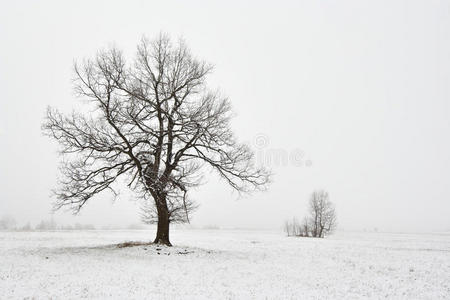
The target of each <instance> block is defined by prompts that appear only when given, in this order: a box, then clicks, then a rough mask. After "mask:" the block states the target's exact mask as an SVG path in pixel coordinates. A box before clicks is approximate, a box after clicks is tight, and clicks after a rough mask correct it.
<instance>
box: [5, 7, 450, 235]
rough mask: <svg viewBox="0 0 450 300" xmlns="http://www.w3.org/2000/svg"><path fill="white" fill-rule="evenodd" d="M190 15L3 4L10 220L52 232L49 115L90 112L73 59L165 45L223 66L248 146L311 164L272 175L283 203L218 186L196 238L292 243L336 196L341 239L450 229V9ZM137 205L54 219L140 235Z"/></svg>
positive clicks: (104, 206) (224, 85) (216, 80)
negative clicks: (288, 230)
mask: <svg viewBox="0 0 450 300" xmlns="http://www.w3.org/2000/svg"><path fill="white" fill-rule="evenodd" d="M187 2H188V1H172V2H171V1H157V2H156V1H154V2H152V1H126V2H112V1H95V2H94V1H72V2H71V3H69V2H66V1H64V3H63V1H28V2H27V1H3V2H1V3H0V91H1V95H0V215H2V214H10V215H13V216H15V217H16V219H18V221H19V222H21V223H24V222H26V221H31V222H32V223H36V222H38V221H40V220H41V219H45V218H48V217H49V214H48V213H49V211H50V208H51V201H52V200H51V199H50V198H49V195H50V190H51V188H52V187H54V186H55V183H56V182H55V180H56V174H57V165H58V160H59V158H58V157H57V155H56V149H57V146H56V144H55V143H54V142H52V141H51V140H49V139H48V138H46V137H44V136H42V134H41V129H40V126H41V123H42V120H43V116H44V112H45V109H46V107H47V105H52V106H55V107H58V108H61V109H63V110H69V109H71V108H72V107H76V106H78V105H79V104H77V103H78V102H79V100H77V99H76V98H75V97H74V95H73V92H72V86H71V78H72V69H71V68H72V63H73V61H74V59H82V58H84V57H89V56H93V55H94V54H95V52H96V51H97V50H99V49H100V48H102V47H106V46H108V45H109V44H111V43H114V44H115V45H117V46H118V47H120V48H122V49H124V50H125V52H126V53H127V55H129V56H131V55H133V52H134V50H135V47H136V44H137V42H138V41H139V39H140V37H141V36H142V35H143V34H145V35H147V36H148V37H154V36H156V35H157V34H158V33H159V32H160V31H165V32H167V33H169V34H171V35H172V37H174V38H177V37H179V36H184V38H185V39H186V41H187V42H188V44H189V45H190V47H191V48H192V50H193V52H194V54H196V55H197V56H199V57H201V58H203V59H205V60H207V61H209V62H211V63H214V64H215V66H216V69H215V73H214V75H213V76H212V77H211V80H210V83H211V86H212V87H219V88H220V89H221V90H222V91H223V92H224V93H225V94H227V95H228V96H229V97H230V99H231V101H232V103H233V105H234V109H235V111H236V114H237V117H236V118H235V120H234V121H235V122H234V127H235V130H236V133H237V135H238V136H239V137H240V138H241V140H242V141H247V142H249V143H252V142H253V141H254V140H255V138H256V139H258V138H260V137H261V136H263V137H265V138H266V142H267V144H266V146H265V148H262V149H260V150H258V151H259V154H260V155H262V156H264V155H267V154H268V153H269V154H270V153H274V152H277V153H287V154H292V153H294V154H295V153H298V152H296V151H298V150H301V151H302V152H303V153H304V155H303V157H301V158H302V160H304V161H306V160H310V161H311V162H312V165H311V166H309V167H306V166H304V165H303V166H296V165H295V164H293V163H290V164H288V165H276V164H275V165H274V164H272V168H273V172H274V173H275V177H274V182H273V184H272V185H271V187H270V190H269V191H268V192H267V193H259V194H254V195H252V196H250V197H247V198H244V199H236V195H233V194H231V193H230V189H229V188H228V187H227V186H226V185H225V183H223V182H219V181H218V180H217V179H216V178H215V177H211V179H210V180H209V182H208V183H207V184H205V185H204V186H202V187H200V188H199V189H198V190H196V191H195V192H194V193H193V194H192V195H193V196H194V198H196V199H197V200H198V201H199V203H200V204H201V207H200V210H199V211H198V212H197V213H196V214H195V215H194V216H193V221H194V222H193V223H194V224H196V225H199V226H203V225H217V226H227V227H264V228H278V227H280V226H281V224H282V223H283V221H284V220H285V219H286V218H290V217H292V216H293V215H297V216H299V217H300V216H301V215H303V214H304V213H305V207H306V202H307V200H308V196H309V194H310V193H311V192H312V191H313V190H314V189H317V188H325V189H327V190H328V191H329V192H330V195H331V200H332V201H334V202H335V203H336V205H337V211H338V220H339V224H340V228H341V229H365V228H367V229H372V228H374V227H377V228H379V229H380V230H395V231H415V230H421V231H428V230H450V217H449V216H450V184H449V179H450V176H449V175H450V140H449V133H450V99H449V96H450V92H449V91H450V88H449V86H450V2H449V1H429V0H426V1H425V0H423V1H412V0H405V1H397V0H396V1H392V0H389V1H361V0H355V1H344V0H339V1H338V0H335V1H319V0H315V1H312V0H308V1H277V2H276V4H275V2H274V1H270V2H264V1H254V2H247V3H242V2H243V1H220V2H219V1H189V3H187ZM125 3H126V5H124V4H125ZM280 151H281V152H280ZM208 177H210V176H209V175H208ZM129 199H130V196H129V195H128V193H127V192H126V190H124V192H123V197H122V199H119V200H118V201H117V202H115V203H114V204H112V203H111V201H110V199H109V198H108V195H103V196H99V197H97V198H95V199H92V200H91V202H90V203H89V204H88V205H87V206H86V207H85V209H84V210H83V211H82V212H81V215H79V216H76V217H73V216H72V215H71V214H70V213H64V212H59V213H57V215H56V219H57V220H58V221H60V222H67V223H74V222H81V223H93V224H96V225H104V224H118V225H122V224H129V223H136V222H139V220H138V212H139V210H138V207H137V206H136V204H135V203H134V202H133V201H130V200H129Z"/></svg>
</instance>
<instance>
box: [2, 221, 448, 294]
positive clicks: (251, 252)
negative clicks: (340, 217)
mask: <svg viewBox="0 0 450 300" xmlns="http://www.w3.org/2000/svg"><path fill="white" fill-rule="evenodd" d="M171 234H172V237H171V241H172V243H173V244H174V245H175V246H174V247H171V248H168V247H160V246H154V245H150V246H148V245H144V246H136V247H131V248H117V247H115V246H114V244H117V243H121V242H125V241H147V240H149V239H151V238H152V237H153V235H154V231H152V230H148V231H146V230H134V231H133V230H129V231H126V230H124V231H100V230H99V231H61V232H0V298H1V299H5V298H6V299H8V298H13V299H22V298H27V297H28V298H37V299H42V298H44V299H47V298H52V299H55V298H56V299H78V298H95V299H99V298H114V299H121V298H122V299H125V298H126V299H130V298H131V299H143V298H149V297H151V298H162V299H173V298H188V299H211V298H214V299H234V298H239V299H248V298H250V299H266V298H268V299H299V298H301V299H360V298H373V299H380V298H389V299H392V298H395V299H445V298H447V299H449V298H450V234H387V233H337V234H335V235H333V236H330V237H328V238H325V239H312V238H295V237H286V236H285V235H284V234H283V233H282V232H276V231H242V230H193V229H177V230H173V231H172V232H171Z"/></svg>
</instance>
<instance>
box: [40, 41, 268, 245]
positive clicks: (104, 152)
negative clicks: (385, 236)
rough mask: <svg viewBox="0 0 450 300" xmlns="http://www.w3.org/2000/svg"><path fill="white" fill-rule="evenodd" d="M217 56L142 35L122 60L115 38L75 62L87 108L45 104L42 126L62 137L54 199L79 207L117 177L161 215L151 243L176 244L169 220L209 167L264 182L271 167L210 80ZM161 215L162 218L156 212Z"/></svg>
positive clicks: (183, 208) (244, 187) (241, 188)
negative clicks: (260, 162) (203, 57)
mask: <svg viewBox="0 0 450 300" xmlns="http://www.w3.org/2000/svg"><path fill="white" fill-rule="evenodd" d="M211 71H212V66H211V65H209V64H207V63H206V62H204V61H200V60H198V59H196V58H195V57H194V56H193V55H192V54H191V53H190V51H189V49H188V48H187V47H186V45H185V44H184V42H182V41H180V42H178V43H176V44H174V43H172V42H171V41H170V39H169V38H168V37H167V36H165V35H160V36H159V38H157V39H155V40H153V41H148V40H147V39H145V38H143V39H142V41H141V42H140V44H139V45H138V48H137V53H136V57H135V59H134V61H133V62H132V63H131V64H126V62H125V59H124V56H123V54H122V53H121V52H120V51H119V50H117V49H115V48H113V49H110V50H107V51H101V52H99V53H98V54H97V56H96V57H95V58H94V59H89V60H85V61H84V62H83V63H82V64H81V65H79V64H75V77H76V78H75V91H76V92H77V94H78V95H79V96H81V97H83V98H84V99H87V100H89V101H88V103H89V105H90V107H89V108H90V113H89V114H81V113H72V114H71V115H65V114H62V113H60V112H58V111H57V110H55V109H51V108H49V109H48V112H47V117H46V120H45V122H44V124H43V130H44V133H45V134H47V135H49V136H50V137H52V138H54V139H56V140H57V141H58V142H59V143H60V145H61V146H62V149H61V154H62V156H63V162H62V164H61V174H62V179H61V180H60V182H59V187H58V189H57V190H55V191H54V193H55V195H56V198H57V201H56V202H55V209H59V208H61V207H63V206H68V207H70V208H71V209H73V211H74V212H75V213H77V212H78V211H79V210H80V209H81V208H82V207H83V206H84V204H85V203H86V202H87V201H88V200H89V199H91V198H92V197H93V196H94V195H96V194H98V193H100V192H102V191H105V190H109V191H111V192H112V194H113V195H115V196H116V195H117V184H118V178H121V177H125V178H127V179H128V181H127V185H128V187H129V188H130V189H132V190H133V191H135V192H136V193H137V194H138V196H139V197H140V198H141V199H144V200H143V201H144V202H145V206H144V213H145V211H147V212H148V207H149V205H150V203H149V201H152V205H154V208H153V210H152V211H151V214H150V219H152V220H154V221H155V222H157V224H158V229H157V234H156V238H155V240H154V242H155V243H162V244H166V245H170V240H169V223H170V222H171V221H177V222H179V221H188V218H189V217H188V214H189V212H190V211H191V210H192V208H193V207H194V205H193V202H187V201H186V199H187V197H186V194H187V192H188V191H189V189H190V188H192V187H194V186H196V185H198V184H199V183H200V179H201V175H202V172H201V169H203V167H209V168H211V169H213V170H215V171H217V173H218V174H219V175H220V176H221V177H222V178H223V179H224V180H225V182H227V183H228V184H229V185H230V186H231V187H232V188H233V189H234V190H236V191H238V192H239V193H242V192H244V193H245V192H251V191H254V190H261V189H264V188H265V187H266V185H267V183H268V178H269V176H268V175H269V174H268V172H267V170H265V169H264V168H258V167H256V166H255V165H254V162H253V161H254V159H253V153H252V152H251V151H250V149H249V147H248V146H246V145H244V144H240V143H238V142H237V141H236V139H235V137H234V135H233V133H232V131H231V127H230V118H231V106H230V102H229V101H228V100H227V98H225V97H223V96H221V95H220V93H218V92H215V91H211V90H210V89H208V88H207V85H206V78H207V75H208V74H209V73H210V72H211ZM156 219H157V221H156Z"/></svg>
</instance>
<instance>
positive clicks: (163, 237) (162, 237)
mask: <svg viewBox="0 0 450 300" xmlns="http://www.w3.org/2000/svg"><path fill="white" fill-rule="evenodd" d="M157 210H158V229H157V231H156V238H155V240H154V241H153V243H155V244H162V245H166V246H172V244H171V243H170V240H169V225H170V221H169V212H168V209H167V203H166V201H165V199H159V201H158V204H157Z"/></svg>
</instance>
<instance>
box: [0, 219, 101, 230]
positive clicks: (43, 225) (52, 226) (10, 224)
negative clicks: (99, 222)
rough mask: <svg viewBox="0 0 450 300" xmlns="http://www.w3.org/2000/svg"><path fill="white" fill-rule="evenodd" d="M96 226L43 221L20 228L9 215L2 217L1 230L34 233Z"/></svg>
mask: <svg viewBox="0 0 450 300" xmlns="http://www.w3.org/2000/svg"><path fill="white" fill-rule="evenodd" d="M94 229H96V228H95V226H94V225H91V224H80V223H76V224H74V225H61V224H57V223H56V222H55V221H54V220H53V219H50V220H42V221H41V222H39V223H38V224H36V226H32V225H31V224H30V223H29V222H28V223H26V224H25V225H23V226H18V225H17V222H16V220H15V219H14V218H13V217H12V216H9V215H4V216H2V217H0V230H18V231H32V230H94Z"/></svg>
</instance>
